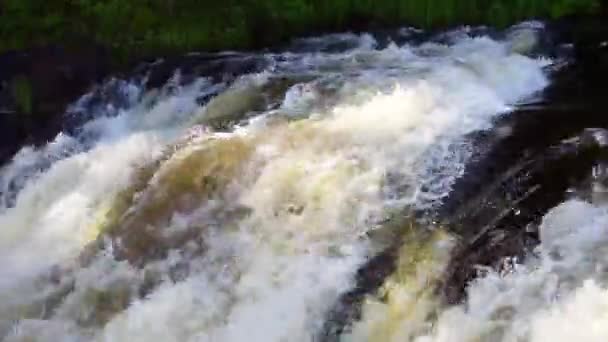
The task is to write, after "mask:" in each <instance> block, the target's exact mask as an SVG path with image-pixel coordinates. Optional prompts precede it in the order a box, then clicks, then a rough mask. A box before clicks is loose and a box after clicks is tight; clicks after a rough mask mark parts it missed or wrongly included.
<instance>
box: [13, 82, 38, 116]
mask: <svg viewBox="0 0 608 342" xmlns="http://www.w3.org/2000/svg"><path fill="white" fill-rule="evenodd" d="M11 95H12V97H13V99H14V100H15V102H16V104H17V108H19V111H20V112H21V113H24V114H32V109H33V103H34V98H33V90H32V85H31V84H30V81H29V79H28V78H27V77H26V76H23V75H19V76H16V77H15V78H13V80H12V82H11Z"/></svg>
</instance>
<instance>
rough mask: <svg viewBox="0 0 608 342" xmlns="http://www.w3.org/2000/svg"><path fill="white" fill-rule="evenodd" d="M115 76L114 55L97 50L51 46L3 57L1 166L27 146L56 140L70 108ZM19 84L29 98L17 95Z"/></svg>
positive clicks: (0, 67) (0, 68)
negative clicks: (110, 74) (112, 69)
mask: <svg viewBox="0 0 608 342" xmlns="http://www.w3.org/2000/svg"><path fill="white" fill-rule="evenodd" d="M109 71H110V58H109V55H108V54H106V53H105V51H104V50H103V49H101V48H97V47H82V48H80V49H78V50H67V49H64V48H60V47H56V46H50V47H44V48H36V49H31V50H27V51H13V52H7V53H4V54H2V55H0V164H4V163H5V162H6V161H7V160H8V159H9V158H10V157H11V156H12V155H13V154H14V153H15V152H16V151H17V150H18V149H19V148H21V147H22V146H23V145H26V144H32V145H39V144H43V143H45V142H47V141H48V140H50V139H52V138H53V137H54V136H55V135H56V134H57V133H58V132H60V131H61V130H62V128H63V113H64V111H65V109H66V107H67V105H68V104H70V103H71V102H73V101H74V100H76V99H77V98H78V96H79V95H82V94H83V93H84V92H86V90H87V88H88V87H90V86H91V85H92V84H94V83H96V82H99V81H100V80H101V79H102V78H103V77H105V76H106V75H107V74H108V72H109ZM17 81H18V82H20V83H21V84H22V86H21V87H20V88H21V90H20V92H22V93H23V92H25V94H18V93H16V92H15V86H14V85H15V82H17ZM19 97H24V98H21V99H20V98H19Z"/></svg>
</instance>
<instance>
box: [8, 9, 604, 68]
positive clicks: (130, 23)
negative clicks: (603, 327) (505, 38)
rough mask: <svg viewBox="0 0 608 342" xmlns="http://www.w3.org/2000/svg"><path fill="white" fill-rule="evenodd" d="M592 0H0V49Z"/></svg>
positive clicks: (479, 14)
mask: <svg viewBox="0 0 608 342" xmlns="http://www.w3.org/2000/svg"><path fill="white" fill-rule="evenodd" d="M598 2H599V0H222V1H210V0H128V1H127V0H2V1H1V2H0V52H2V51H7V50H11V49H22V48H28V47H32V46H35V45H41V44H48V43H51V44H53V43H60V44H63V45H66V44H68V45H69V44H72V45H75V46H78V45H79V44H81V43H82V42H87V43H89V42H91V41H92V42H95V43H98V44H101V45H103V46H106V47H109V48H110V49H111V50H112V51H114V52H116V53H118V54H120V55H122V56H125V57H135V56H142V55H146V54H148V53H154V54H158V53H164V52H173V51H187V50H195V49H196V50H217V49H234V48H240V49H247V48H255V47H259V46H264V45H268V44H272V43H276V42H278V41H281V40H283V39H285V38H287V37H291V36H294V35H300V34H305V33H315V32H319V31H326V30H346V29H353V28H354V29H357V28H369V27H376V26H384V27H386V26H391V25H404V24H411V25H416V26H423V27H430V26H437V25H450V24H454V23H487V24H494V25H497V26H502V25H506V24H508V23H511V22H515V21H518V20H521V19H524V18H531V17H560V16H564V15H567V14H571V13H575V12H581V11H593V10H595V9H596V8H598V6H599V5H598Z"/></svg>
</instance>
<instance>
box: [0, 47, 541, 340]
mask: <svg viewBox="0 0 608 342" xmlns="http://www.w3.org/2000/svg"><path fill="white" fill-rule="evenodd" d="M372 46H373V44H371V45H362V46H361V47H360V48H358V49H355V50H353V51H349V52H347V53H337V54H310V55H307V56H304V58H301V59H299V60H298V63H301V64H298V65H295V66H293V65H291V66H290V65H282V66H281V65H279V66H278V67H277V69H276V70H279V69H281V68H291V69H293V70H296V71H298V70H308V71H310V70H312V72H313V73H317V72H322V73H325V72H327V75H325V76H324V77H326V78H327V79H328V80H329V81H328V82H330V81H331V80H333V79H334V78H333V77H335V76H336V74H340V73H343V72H344V71H348V72H347V73H346V74H345V75H346V76H345V77H341V78H338V80H339V82H338V86H337V88H338V91H337V93H338V95H339V96H338V98H339V100H338V105H336V106H332V107H331V108H330V109H324V110H319V111H313V112H311V113H309V116H308V118H306V119H301V120H297V121H293V122H279V123H276V122H274V121H273V120H274V119H275V116H276V114H277V111H271V112H268V113H267V114H265V115H262V116H261V117H259V118H258V119H256V120H255V124H252V125H244V126H242V127H241V128H239V129H237V130H236V131H235V132H234V133H223V134H221V135H219V134H218V135H215V136H211V137H210V138H211V139H220V140H221V139H225V141H227V143H228V142H229V141H231V140H234V139H244V140H245V141H246V142H248V143H251V144H254V148H253V153H252V155H251V158H250V160H248V161H247V162H246V163H245V166H244V169H243V171H242V173H241V174H239V175H238V176H237V177H235V178H234V179H233V180H232V181H231V182H230V184H229V185H228V186H227V189H226V190H225V191H224V194H223V195H222V200H223V201H225V203H227V204H230V205H240V206H243V207H246V208H248V210H249V214H248V215H247V216H246V217H244V218H240V219H238V220H237V221H236V222H233V223H232V224H230V225H222V224H221V222H222V221H221V220H220V221H214V222H209V221H207V220H206V219H207V217H206V216H204V215H203V216H201V215H197V211H195V212H194V213H180V214H179V215H176V216H175V217H174V222H173V223H172V224H178V223H176V221H175V220H178V221H180V222H181V223H179V224H184V223H183V222H184V220H185V221H186V223H185V224H186V225H193V226H203V227H205V229H204V230H202V231H201V233H200V234H201V236H202V237H203V240H204V241H205V245H206V250H205V253H204V255H203V256H199V257H196V258H194V259H191V260H188V262H189V263H190V267H191V270H190V275H189V276H188V277H187V278H186V279H185V280H183V281H179V282H177V283H174V282H172V281H169V280H165V281H164V282H163V283H162V284H161V285H160V286H159V287H158V288H157V289H155V290H154V291H153V292H152V293H151V294H149V295H147V296H146V297H144V298H139V299H137V298H133V299H132V300H133V302H132V303H131V305H130V306H129V307H128V308H127V309H126V310H125V311H123V312H120V313H118V314H117V315H116V316H114V317H112V318H111V320H110V321H109V322H108V323H107V324H105V325H104V326H102V327H98V328H85V327H79V326H78V324H76V322H78V321H79V320H80V319H81V318H82V312H83V310H77V309H73V308H74V307H78V303H77V302H78V301H77V300H76V299H74V298H76V297H77V294H78V293H79V292H80V291H84V289H83V288H79V286H80V287H90V286H93V285H94V284H95V283H96V282H94V281H92V280H91V279H95V278H96V277H99V278H100V279H104V277H106V276H107V274H108V271H107V268H106V267H101V266H96V265H105V264H104V263H93V264H92V265H90V266H88V267H87V268H85V269H82V270H77V271H76V273H77V275H76V277H81V278H82V279H88V281H84V280H83V281H80V282H77V283H76V287H77V288H76V290H75V294H72V295H70V296H68V298H67V299H65V301H64V302H63V303H62V304H61V305H60V306H59V309H58V310H57V312H56V313H55V314H54V317H53V318H52V319H46V320H41V319H36V318H35V317H34V318H31V319H29V320H23V321H21V322H20V323H18V324H17V325H15V326H14V327H15V328H14V329H13V330H11V332H10V333H9V338H10V339H12V340H17V341H19V340H24V339H26V338H28V337H30V336H34V335H36V334H37V332H40V331H44V334H41V335H37V338H38V339H39V340H41V341H45V340H48V341H51V340H52V341H57V340H82V339H85V340H86V339H91V338H94V339H97V340H100V341H148V340H152V339H159V340H164V341H242V340H244V339H247V340H251V341H285V340H295V341H311V340H312V338H313V336H314V334H315V332H316V331H318V329H319V328H320V326H321V325H322V323H323V319H324V316H325V313H326V312H327V310H329V309H330V308H331V306H332V305H333V303H335V301H336V300H337V298H338V296H339V295H340V294H341V293H343V292H344V291H346V290H347V289H348V288H349V286H351V285H352V277H353V275H354V272H355V271H356V269H357V267H358V266H359V265H361V264H362V263H363V262H364V261H365V260H366V258H369V257H370V256H372V255H373V254H374V253H375V251H376V247H377V246H375V243H374V241H370V240H369V239H368V238H367V237H366V233H368V232H369V231H370V230H372V229H374V228H376V224H377V223H379V222H381V221H383V220H384V219H385V217H384V216H385V215H386V213H387V212H388V211H390V210H391V209H403V208H404V207H405V206H408V205H413V206H419V207H428V206H432V205H433V204H434V203H436V202H437V201H439V200H440V199H441V198H443V197H444V196H445V195H446V194H447V193H448V192H449V191H450V186H451V183H452V182H453V181H454V179H455V178H456V177H458V176H459V175H460V174H461V172H462V168H463V165H464V162H465V161H466V158H467V156H468V151H467V149H466V143H464V141H465V140H464V139H463V138H464V136H465V135H466V134H468V133H471V132H473V131H476V130H481V129H486V128H489V127H490V126H491V121H492V119H493V118H494V117H496V116H497V115H500V114H502V113H505V112H507V111H508V110H509V109H510V107H509V105H510V104H513V103H515V102H517V101H519V100H521V99H523V98H525V97H526V96H530V95H532V94H533V93H534V92H536V91H538V90H540V89H542V88H543V87H544V86H545V85H546V84H547V81H546V78H545V75H544V74H543V71H542V68H543V67H544V66H546V64H547V62H546V61H542V60H535V59H531V58H527V57H524V56H522V55H518V54H514V53H512V52H511V51H510V50H509V47H508V44H507V43H506V42H497V41H493V40H491V39H489V38H474V39H471V38H463V39H461V40H460V41H458V42H457V43H456V44H454V45H453V46H444V47H443V48H441V49H439V50H438V51H437V53H435V54H433V55H431V56H429V55H428V54H426V53H425V54H419V52H420V51H419V50H417V49H415V48H410V47H407V46H406V47H401V48H400V47H397V46H395V45H393V46H390V47H388V48H386V49H384V50H374V49H372ZM292 62H294V61H293V60H292ZM279 64H280V63H279ZM311 85H312V86H313V87H314V86H315V85H316V84H315V83H311ZM196 87H200V85H196V86H194V87H193V88H190V89H194V90H192V92H190V93H189V92H188V90H185V91H184V92H181V93H180V94H181V95H177V96H173V97H170V98H168V99H167V100H165V101H161V102H159V103H157V104H156V105H154V106H153V107H152V108H151V109H150V107H149V106H147V105H146V106H141V107H139V108H136V109H134V110H132V111H130V112H129V113H125V114H124V115H120V116H118V117H114V118H102V119H99V120H96V121H93V122H92V123H90V124H89V126H88V127H90V128H94V129H99V130H101V131H102V132H104V133H103V135H102V136H103V137H104V138H103V139H101V140H100V141H99V142H98V143H97V144H96V145H95V147H94V148H92V149H91V150H89V151H86V152H83V153H80V154H77V155H75V156H72V157H69V158H67V159H63V160H60V161H58V162H56V163H55V164H54V165H53V166H52V167H51V168H50V169H49V170H48V171H46V172H45V173H44V174H43V175H41V176H40V177H39V178H37V179H35V180H33V181H31V182H30V183H28V184H27V185H26V187H25V189H24V190H23V191H22V192H21V193H20V194H19V195H18V198H17V201H16V204H15V207H14V208H9V209H7V210H6V212H4V213H3V214H2V216H0V222H1V224H0V226H2V227H3V229H2V231H1V232H0V234H2V235H1V237H2V238H1V240H0V244H2V246H3V249H2V258H0V260H1V261H0V265H2V269H1V270H0V277H1V278H2V279H3V280H4V279H7V281H6V284H4V283H2V284H3V285H2V287H0V291H2V292H1V294H0V296H3V297H2V298H3V299H4V298H7V302H5V301H4V300H2V301H0V302H2V304H0V320H2V319H3V316H2V315H5V314H4V310H5V309H4V308H8V309H9V310H10V308H11V305H18V304H19V302H20V301H23V300H24V298H23V297H24V296H25V294H24V293H23V291H17V290H16V289H14V287H15V286H21V284H23V283H24V280H23V278H24V277H26V276H31V277H34V276H35V275H36V274H38V273H39V272H41V271H42V270H43V269H44V268H45V267H48V266H50V265H53V264H55V263H60V262H61V261H64V260H66V259H68V258H70V257H72V256H74V254H75V253H77V251H78V249H79V248H81V247H82V246H83V245H84V242H85V241H86V240H87V239H85V238H83V235H84V236H86V234H85V233H86V229H87V227H89V226H91V225H92V224H93V223H94V222H95V214H96V212H98V210H99V208H100V207H102V206H103V205H104V204H105V203H104V200H107V199H110V198H111V194H112V193H115V192H116V191H118V190H119V189H121V188H123V187H124V186H126V184H127V182H128V180H129V176H130V175H131V172H132V171H133V168H134V165H137V164H141V163H145V162H146V161H150V160H152V159H154V158H157V157H158V156H159V154H160V153H161V151H162V148H163V147H164V146H166V145H167V144H169V143H171V142H172V141H173V140H174V139H175V138H176V137H178V136H179V135H180V134H183V133H184V131H183V129H184V128H186V127H183V126H182V125H181V123H183V122H190V121H189V120H188V119H187V118H189V117H191V116H192V115H194V114H192V112H193V111H196V105H195V95H196V94H197V92H198V90H196ZM319 90H320V91H319V96H320V97H321V96H323V95H322V93H323V92H322V90H323V89H319ZM144 108H145V109H144ZM283 109H285V108H283ZM142 111H145V116H143V117H141V116H137V115H134V113H140V114H141V112H142ZM278 112H280V110H279V111H278ZM130 113H133V114H130ZM172 123H175V124H172ZM203 139H205V137H203ZM219 143H220V144H221V143H222V142H221V141H220V142H219ZM459 146H460V147H459ZM212 205H216V204H214V203H213V202H212V201H209V202H206V203H204V204H202V206H203V207H205V206H212ZM221 205H222V204H221V203H220V204H219V206H220V207H221ZM203 209H204V208H203ZM188 214H190V215H188ZM218 222H219V223H218ZM170 225H171V224H170ZM168 228H170V227H168ZM4 246H6V248H4ZM181 253H183V252H180V251H174V253H172V254H171V255H173V257H174V258H177V259H180V258H188V257H187V256H186V255H182V254H181ZM5 262H6V263H5ZM164 262H166V263H170V262H171V261H170V260H165V261H164ZM4 265H6V267H4ZM117 267H118V266H117ZM120 269H121V270H124V273H125V274H131V275H130V276H125V277H126V278H128V279H132V281H134V282H137V280H136V279H140V274H139V272H140V271H139V270H135V269H131V268H128V267H127V268H124V269H123V268H120ZM122 272H123V271H121V272H119V274H122ZM112 279H114V278H112ZM109 283H112V284H113V283H114V282H113V281H109V282H108V284H109ZM99 284H105V283H104V282H99ZM9 288H11V289H13V290H11V291H8V289H9ZM5 289H7V290H5ZM26 292H27V291H26ZM8 298H10V301H8ZM70 298H72V299H73V300H70ZM74 302H76V303H74ZM4 303H10V304H9V305H8V306H5V304H4ZM80 305H83V306H86V305H87V302H86V301H85V302H82V303H80ZM70 308H72V309H70ZM81 309H82V308H81ZM84 311H86V310H84ZM6 316H8V318H6V319H4V320H5V324H4V325H5V326H6V325H7V324H6V320H8V319H16V318H18V317H19V315H16V316H17V317H14V316H15V315H11V314H6ZM9 326H10V325H9ZM0 328H1V325H0Z"/></svg>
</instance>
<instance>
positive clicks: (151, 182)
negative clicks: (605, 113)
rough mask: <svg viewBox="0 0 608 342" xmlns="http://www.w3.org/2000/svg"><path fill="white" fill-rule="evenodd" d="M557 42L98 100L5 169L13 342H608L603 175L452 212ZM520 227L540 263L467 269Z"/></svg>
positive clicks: (231, 61) (416, 41)
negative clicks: (547, 201)
mask: <svg viewBox="0 0 608 342" xmlns="http://www.w3.org/2000/svg"><path fill="white" fill-rule="evenodd" d="M543 30H544V29H543V25H542V24H540V23H535V22H531V23H524V24H520V25H518V26H515V27H513V28H511V29H509V30H507V31H505V32H499V33H496V32H490V31H489V30H484V29H479V30H475V29H471V28H463V29H458V30H454V31H450V32H447V33H443V34H439V35H434V36H432V35H426V36H425V35H424V34H423V33H421V32H418V31H416V30H413V29H403V30H401V31H399V32H397V33H395V34H394V35H392V36H388V37H379V36H377V35H376V36H373V35H369V34H362V35H355V34H336V35H329V36H324V37H319V38H308V39H302V40H299V41H297V42H295V43H294V44H293V45H292V46H290V47H288V48H286V49H285V50H284V51H281V52H267V53H260V54H239V53H223V54H216V55H202V54H191V55H190V56H188V57H185V58H186V59H187V60H189V61H190V62H188V63H187V64H188V65H183V66H181V67H180V66H179V65H177V66H176V67H175V68H173V69H172V75H171V76H169V77H165V76H162V75H161V76H159V74H162V72H160V71H159V70H160V68H165V69H166V68H168V67H169V66H168V65H169V64H170V63H169V62H167V61H163V60H159V61H156V62H153V63H149V64H146V65H143V66H142V67H141V68H140V69H139V70H138V71H137V72H135V73H134V75H133V76H132V77H125V78H122V79H111V80H108V81H107V82H106V83H105V84H101V85H99V86H97V87H96V88H95V89H93V90H92V91H91V92H90V93H89V94H87V95H84V96H83V97H82V98H81V99H80V100H79V101H77V102H76V103H74V104H73V105H72V106H70V108H69V109H68V110H67V113H66V118H69V119H70V120H71V121H72V122H75V124H74V127H70V128H69V129H66V130H65V131H64V132H62V133H60V134H59V135H58V136H57V137H56V138H55V139H54V140H53V141H50V142H49V143H48V144H46V145H44V146H39V147H24V148H22V149H21V151H20V152H19V153H17V154H16V155H15V156H14V157H13V159H12V160H11V161H10V162H9V163H7V164H6V165H5V166H4V167H3V168H2V169H1V170H0V338H2V339H4V340H5V341H417V342H434V341H436V342H440V341H441V342H444V341H445V342H447V341H454V342H459V341H505V342H509V341H534V342H537V341H608V290H607V289H606V285H607V282H608V277H607V274H608V273H607V272H606V270H607V269H608V231H607V230H608V204H606V203H605V198H603V196H602V191H603V189H604V188H603V187H602V183H601V182H600V181H598V179H603V178H602V177H604V174H605V172H604V171H603V170H604V169H603V168H602V166H601V165H599V164H598V165H594V166H593V168H591V167H590V168H589V169H588V170H587V171H589V175H588V176H589V177H587V176H585V177H587V178H585V177H583V178H585V179H586V180H585V181H584V182H583V183H585V184H588V186H586V188H585V189H587V190H588V191H582V190H581V191H578V190H577V191H575V190H571V191H570V193H571V195H570V196H569V197H568V198H567V199H564V200H563V201H561V202H562V203H559V202H558V203H554V204H553V205H552V207H553V208H547V209H549V210H546V211H542V212H536V213H535V214H530V213H520V210H519V209H517V208H516V207H517V205H518V203H523V202H522V201H525V200H526V199H527V198H528V197H529V196H532V195H534V193H535V191H537V190H538V189H539V187H542V184H541V185H538V184H537V183H538V182H535V181H534V177H536V176H535V172H537V171H538V170H540V169H539V168H540V167H541V166H539V165H537V164H534V165H532V164H531V162H530V161H524V160H522V161H520V162H518V163H513V165H507V166H506V167H505V170H500V171H501V172H502V171H505V172H506V173H505V174H506V176H505V177H503V179H502V180H500V179H499V180H497V181H495V182H493V183H492V184H495V185H496V184H498V183H500V182H503V183H505V182H511V183H513V182H515V181H514V180H518V182H519V183H517V184H519V188H517V189H515V190H512V191H507V190H505V191H503V192H500V191H499V190H496V191H494V190H492V189H498V188H497V187H498V185H496V186H495V187H494V188H492V186H494V185H492V184H489V185H488V184H486V185H485V187H486V188H487V189H490V190H489V191H494V192H493V194H494V195H492V196H490V195H488V196H486V197H484V196H481V197H479V196H478V197H476V198H478V199H479V198H481V200H480V201H482V202H483V203H488V202H487V201H485V202H484V199H488V198H490V197H491V198H492V199H493V201H494V202H492V204H491V205H487V207H484V205H482V204H479V203H481V202H475V201H474V200H471V201H468V200H465V199H460V200H456V199H455V198H457V197H458V196H459V194H461V191H460V190H461V189H462V188H463V186H464V185H462V184H465V185H466V182H465V183H462V181H461V180H462V179H467V174H468V173H467V170H468V168H469V167H471V168H474V166H475V165H478V166H479V165H482V164H483V159H484V158H483V157H484V156H485V155H488V154H491V151H492V150H493V148H492V146H499V143H500V142H501V141H503V140H505V139H509V136H510V135H511V134H513V133H512V131H513V128H512V119H513V118H512V116H513V112H514V111H516V110H517V109H518V108H533V107H534V105H535V104H537V103H542V101H543V91H544V89H545V88H546V87H548V86H550V84H551V78H552V75H553V74H555V73H558V72H559V70H560V69H561V68H563V67H564V66H565V65H567V64H568V63H570V62H571V61H570V60H569V57H568V56H567V54H564V55H561V54H560V53H556V52H555V51H552V52H546V51H544V49H543V47H542V46H541V45H543V41H542V36H543V35H544V34H545V33H544V31H543ZM421 37H422V38H421ZM564 51H565V50H564ZM188 58H189V59H188ZM218 70H219V71H218ZM530 111H533V109H530ZM520 115H521V113H520ZM530 115H532V114H530ZM540 133H541V132H538V134H540ZM607 138H608V135H606V134H605V133H604V132H603V131H602V130H599V129H598V130H587V131H585V132H583V133H581V135H578V136H571V137H568V139H564V141H563V143H561V144H560V145H557V146H552V147H551V148H550V151H549V152H547V155H545V156H543V157H542V158H541V159H542V161H540V162H538V163H542V165H543V167H545V168H547V169H548V170H549V169H551V168H552V167H553V166H552V165H553V164H552V163H554V162H555V163H557V162H558V161H556V160H557V159H558V157H556V156H557V155H559V156H563V155H568V153H570V154H572V155H576V156H578V155H579V154H580V153H582V152H581V149H582V148H583V147H584V146H588V148H589V149H601V147H602V146H604V144H605V143H606V142H608V140H607ZM581 146H583V147H581ZM569 148H570V149H571V150H572V149H575V150H576V151H577V152H569V151H570V150H568V149H569ZM560 151H561V152H560ZM514 152H515V153H517V152H518V151H514ZM572 158H575V157H572ZM476 163H477V164H476ZM480 167H481V166H480ZM507 169H508V170H507ZM473 177H475V176H473ZM479 177H481V176H479ZM543 179H544V178H543ZM471 182H472V183H474V182H473V181H471ZM526 182H528V183H529V184H528V183H526ZM541 183H542V182H541ZM539 184H540V183H539ZM501 186H502V185H501ZM514 187H516V186H515V185H514ZM469 190H470V189H469ZM564 190H565V191H567V189H564ZM496 194H498V195H496ZM467 196H468V195H467ZM461 197H465V196H464V195H462V196H461ZM459 201H460V202H459ZM461 202H462V203H465V202H466V203H465V204H467V205H468V207H467V205H465V204H462V205H461ZM499 202H500V203H499ZM472 207H473V208H472ZM475 207H477V209H479V208H485V209H479V210H482V211H483V212H484V213H485V214H484V215H488V216H489V217H490V218H489V219H485V221H484V219H482V218H480V217H481V216H483V215H481V214H479V215H478V214H475ZM454 208H455V209H454ZM463 208H464V209H463ZM475 215H477V216H475ZM518 215H519V217H524V216H525V217H531V218H530V220H528V222H526V224H525V225H521V224H519V223H518V221H517V217H518ZM526 215H528V216H526ZM473 216H475V217H476V218H477V219H473V218H471V217H473ZM507 216H509V217H512V219H506V217H507ZM482 221H483V222H482ZM498 221H501V222H502V226H501V229H499V230H496V229H494V228H495V226H496V225H497V222H498ZM508 224H513V225H518V224H519V226H518V227H520V226H521V227H523V228H522V229H521V230H522V231H527V232H532V233H530V234H531V235H533V236H536V238H535V239H536V242H535V243H528V244H526V248H522V249H520V250H518V251H515V252H513V253H504V254H505V255H502V256H500V257H498V256H497V257H496V260H494V261H492V262H485V266H479V267H477V266H476V264H480V265H481V264H484V262H481V261H479V260H477V261H476V260H469V259H467V255H469V254H470V252H471V251H473V252H475V251H479V250H481V249H480V248H478V247H477V245H479V244H480V241H481V242H484V243H485V245H486V246H493V245H492V241H494V243H495V245H496V246H498V245H501V243H500V234H503V235H504V234H507V233H505V231H506V232H508V231H509V230H508V227H506V226H505V225H508ZM524 226H525V227H524ZM497 241H498V242H497ZM506 243H507V242H504V243H502V245H503V246H504V245H505V244H506ZM490 248H493V247H490ZM497 248H498V247H497ZM523 249H525V250H523ZM467 253H469V254H467ZM458 260H464V261H463V263H466V265H467V266H466V267H469V270H468V271H466V272H468V273H466V272H465V273H466V274H465V275H462V274H464V273H462V272H461V273H459V270H461V269H462V268H463V266H462V265H460V264H458V262H457V261H458ZM463 272H464V271H463ZM472 273H475V274H474V275H471V274H472ZM460 275H462V276H460ZM459 277H460V278H463V279H460V278H459ZM459 279H460V280H459ZM459 281H460V282H461V283H462V286H460V285H459V284H460V283H458V282H459ZM459 293H462V294H459Z"/></svg>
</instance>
